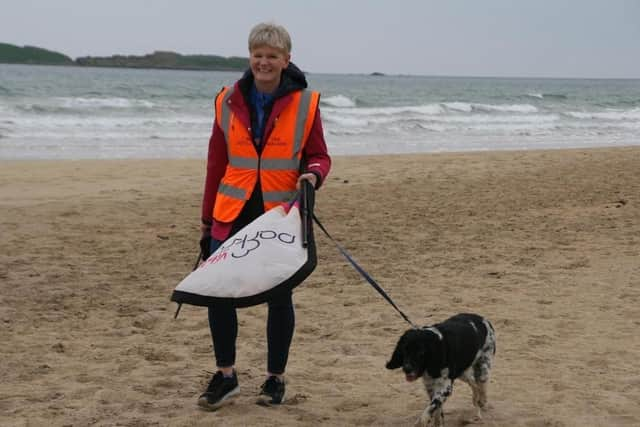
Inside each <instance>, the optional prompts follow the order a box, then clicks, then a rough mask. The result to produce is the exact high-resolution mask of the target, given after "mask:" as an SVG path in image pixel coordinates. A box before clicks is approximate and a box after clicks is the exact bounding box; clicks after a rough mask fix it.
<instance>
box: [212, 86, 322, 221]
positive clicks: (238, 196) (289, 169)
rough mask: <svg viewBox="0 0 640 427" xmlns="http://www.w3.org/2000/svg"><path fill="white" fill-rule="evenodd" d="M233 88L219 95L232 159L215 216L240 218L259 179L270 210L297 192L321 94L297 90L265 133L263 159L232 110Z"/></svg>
mask: <svg viewBox="0 0 640 427" xmlns="http://www.w3.org/2000/svg"><path fill="white" fill-rule="evenodd" d="M233 91H234V89H233V88H224V89H223V90H222V91H221V93H220V94H219V95H218V97H217V98H216V120H217V121H218V125H219V126H220V128H221V129H222V131H223V133H224V136H225V140H226V142H227V156H228V159H229V163H228V165H227V169H226V171H225V175H224V177H223V178H222V182H221V183H220V185H219V188H218V194H217V196H216V203H215V206H214V212H213V216H214V218H215V219H216V220H217V221H221V222H231V221H233V220H235V219H236V218H237V216H238V215H239V214H240V211H241V210H242V207H243V206H244V204H245V202H246V200H248V199H249V197H251V192H252V191H253V188H254V187H255V185H256V182H257V180H258V172H259V173H260V184H261V190H262V198H263V201H264V209H265V211H267V210H269V209H271V208H273V207H275V206H277V205H278V204H280V203H283V202H287V201H289V200H291V199H292V198H293V196H294V195H295V191H296V190H295V184H296V181H297V179H298V175H299V168H300V160H301V158H302V151H303V149H304V146H305V144H306V141H307V138H308V137H309V133H310V132H311V127H312V125H313V121H314V119H315V113H316V110H317V107H318V102H319V99H320V96H319V94H318V93H317V92H312V91H308V90H302V91H298V92H294V93H292V94H291V95H290V96H291V97H292V100H291V102H290V103H289V104H288V105H286V106H285V108H284V109H283V110H282V112H281V113H280V114H279V116H278V117H276V118H275V121H274V125H273V128H272V130H271V132H270V133H269V135H265V137H266V139H265V140H264V141H263V149H262V153H261V155H260V157H258V154H257V152H256V149H255V146H254V144H253V141H252V135H251V130H250V129H247V128H246V127H245V126H244V124H243V123H242V122H240V120H238V119H237V117H236V116H235V114H234V113H233V111H232V109H231V108H230V106H229V104H230V101H229V99H230V97H231V94H232V93H233Z"/></svg>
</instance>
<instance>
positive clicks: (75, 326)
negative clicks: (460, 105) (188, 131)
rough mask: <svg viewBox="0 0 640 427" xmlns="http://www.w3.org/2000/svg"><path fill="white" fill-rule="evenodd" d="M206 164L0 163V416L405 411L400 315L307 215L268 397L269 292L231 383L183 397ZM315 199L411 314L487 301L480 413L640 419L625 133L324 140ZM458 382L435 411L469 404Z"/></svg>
mask: <svg viewBox="0 0 640 427" xmlns="http://www.w3.org/2000/svg"><path fill="white" fill-rule="evenodd" d="M204 168H205V163H204V160H126V161H121V160H103V161H88V160H82V161H5V162H0V212H1V216H0V231H1V235H2V239H0V302H1V303H0V325H1V328H0V341H1V342H2V346H1V350H0V360H1V363H0V378H1V381H0V425H2V426H89V425H97V426H211V425H220V426H253V425H264V426H271V425H273V426H275V425H282V426H300V425H302V426H306V425H309V426H310V425H328V426H349V425H384V426H409V425H413V422H414V421H415V420H416V418H417V417H418V415H419V414H420V412H421V411H422V410H423V408H424V407H425V402H426V398H425V392H424V389H423V386H422V384H421V383H420V382H415V383H407V382H405V380H404V377H403V375H402V374H401V373H400V372H398V371H393V372H392V371H387V370H386V369H385V368H384V364H385V362H386V361H387V360H388V358H389V356H390V355H391V351H392V350H393V347H394V345H395V343H396V341H397V339H398V337H399V336H400V334H401V333H402V332H403V331H404V330H405V329H406V328H407V327H408V325H407V324H406V323H405V322H404V321H403V319H402V318H401V317H400V316H399V315H398V314H397V313H396V312H395V311H394V310H393V308H392V307H391V306H390V305H388V304H387V302H385V301H384V300H383V299H382V298H381V297H380V296H379V295H378V294H377V293H376V292H375V291H374V290H373V288H371V287H370V286H369V285H368V284H367V283H366V282H365V281H364V280H363V279H362V278H361V277H360V276H359V275H358V273H357V272H356V271H355V270H354V269H353V268H352V267H351V266H350V265H349V264H348V263H347V262H346V261H345V260H344V259H343V258H342V256H341V255H340V254H339V252H338V251H337V250H336V248H335V246H333V244H332V243H331V242H330V241H329V240H328V239H326V238H325V237H324V236H322V235H321V234H320V231H319V230H316V236H317V246H318V252H319V265H318V267H317V269H316V271H315V272H314V273H313V274H312V275H311V277H310V278H309V279H308V280H307V281H306V282H305V283H304V284H303V285H302V286H301V287H299V288H298V289H297V290H296V292H295V295H294V300H295V304H296V323H297V328H296V333H295V336H294V340H293V344H292V349H291V355H290V359H289V365H288V371H287V379H288V384H287V400H286V402H285V404H284V405H283V406H282V407H279V408H265V407H261V406H258V405H256V404H255V403H254V402H255V396H256V395H257V392H258V388H259V386H260V384H261V383H262V381H263V379H264V371H265V369H266V366H265V365H266V354H265V353H266V348H265V345H266V340H265V318H266V307H265V306H258V307H252V308H248V309H243V310H242V311H241V312H240V313H239V320H240V336H239V339H238V361H237V368H238V372H239V381H240V387H241V396H240V397H239V398H238V399H237V400H236V402H235V403H234V404H233V405H230V406H227V407H224V408H222V409H220V410H219V411H217V412H205V411H202V410H200V409H199V408H198V407H197V406H196V400H197V397H198V395H199V394H200V393H201V392H202V391H203V389H204V387H206V383H207V382H208V380H209V378H210V375H211V374H210V373H211V372H212V371H213V370H214V359H213V355H212V351H211V342H210V337H209V330H208V324H207V319H206V310H205V309H203V308H198V307H192V306H184V307H183V308H182V311H181V313H180V316H179V317H178V319H177V320H174V318H173V314H174V311H175V308H176V307H175V304H173V303H171V302H170V301H169V297H170V295H171V292H172V290H173V288H174V287H175V285H176V284H177V283H178V282H179V281H180V280H181V279H182V278H183V277H184V276H185V275H186V274H188V273H189V272H190V271H191V269H192V268H193V265H194V262H195V260H196V257H197V255H198V251H199V249H198V239H199V231H198V230H199V210H200V201H201V191H202V184H203V180H204ZM316 214H317V216H318V217H319V218H320V219H321V221H322V222H323V224H324V225H325V226H326V227H327V228H328V230H329V231H330V232H331V233H332V235H333V237H334V238H336V239H337V240H338V241H339V242H340V243H341V244H342V245H343V246H344V247H345V248H346V249H347V250H348V251H349V252H350V253H351V254H352V255H353V257H354V258H355V259H356V260H357V261H358V262H359V263H360V264H361V265H362V266H363V267H364V268H365V269H366V270H367V271H368V272H369V273H370V274H371V275H372V276H373V277H374V278H375V279H376V280H377V281H378V282H379V283H380V284H381V285H382V286H383V287H384V288H385V289H386V290H387V292H388V293H389V294H390V295H391V297H392V298H393V299H394V300H395V302H396V303H397V304H398V305H399V306H400V307H401V308H402V310H403V311H404V312H405V313H406V314H407V315H408V316H409V317H410V318H411V319H412V320H413V321H414V322H416V323H418V324H430V323H435V322H438V321H440V320H443V319H445V318H446V317H448V316H450V315H452V314H455V313H458V312H463V311H473V312H477V313H480V314H482V315H485V316H486V317H488V318H489V319H490V320H491V321H492V323H493V325H494V326H495V328H496V331H497V340H498V345H497V347H498V350H497V355H496V362H495V368H494V370H493V377H492V379H491V383H490V386H489V400H490V408H489V411H488V412H487V414H486V415H485V418H484V420H483V421H482V422H481V423H480V424H479V425H483V426H527V427H538V426H554V427H558V426H638V425H640V406H639V405H638V402H640V357H639V355H640V335H639V334H638V330H639V328H640V308H639V307H640V147H633V148H615V149H577V150H554V151H518V152H482V153H464V154H463V153H461V154H455V153H453V154H421V155H397V156H370V157H338V158H335V159H334V166H333V170H332V173H331V175H330V177H329V178H328V180H327V182H326V185H325V186H324V188H323V189H322V191H321V192H319V193H318V194H317V207H316ZM470 396H471V393H470V391H469V389H468V387H467V386H466V385H465V384H463V383H459V382H457V383H456V386H455V387H454V393H453V396H452V397H451V398H450V399H449V401H448V402H447V403H446V405H445V416H446V422H447V425H449V426H452V425H453V426H460V425H464V424H465V422H466V421H465V420H467V419H468V418H470V417H471V415H472V414H473V410H472V406H471V397H470Z"/></svg>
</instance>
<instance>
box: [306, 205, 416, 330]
mask: <svg viewBox="0 0 640 427" xmlns="http://www.w3.org/2000/svg"><path fill="white" fill-rule="evenodd" d="M312 215H313V221H314V222H315V223H316V224H318V227H320V230H322V232H323V233H324V234H325V235H326V236H327V237H328V238H329V240H331V241H332V242H333V243H334V244H335V245H336V247H337V248H338V250H339V251H340V253H341V254H342V256H344V257H345V258H346V259H347V261H349V263H350V264H351V265H352V266H353V268H355V269H356V271H357V272H358V273H360V275H361V276H362V277H364V278H365V280H366V281H367V282H368V283H369V284H370V285H371V286H372V287H373V288H374V289H375V290H376V291H378V293H379V294H380V295H382V297H383V298H384V299H385V300H387V302H388V303H389V304H391V305H392V306H393V308H395V309H396V311H397V312H398V313H400V316H402V318H403V319H404V320H406V321H407V323H408V324H410V325H411V327H412V328H414V329H420V328H419V327H418V326H416V325H415V323H413V322H412V321H411V320H409V317H407V315H406V314H404V313H403V312H402V310H400V309H399V308H398V306H397V305H396V304H395V303H394V302H393V300H392V299H391V297H390V296H389V295H387V293H386V292H385V291H384V289H382V287H381V286H380V285H379V284H378V283H377V282H376V281H375V280H374V279H373V277H371V276H370V275H369V273H367V272H366V271H365V270H364V269H363V268H362V267H360V266H359V265H358V263H357V262H355V260H354V259H353V258H352V257H351V255H349V253H348V252H347V251H346V250H345V249H344V248H343V247H342V246H340V244H339V243H338V242H336V240H335V239H334V238H333V237H331V235H330V234H329V232H328V231H327V229H326V228H324V226H323V225H322V223H321V222H320V220H319V219H318V217H317V216H316V215H315V214H314V213H312Z"/></svg>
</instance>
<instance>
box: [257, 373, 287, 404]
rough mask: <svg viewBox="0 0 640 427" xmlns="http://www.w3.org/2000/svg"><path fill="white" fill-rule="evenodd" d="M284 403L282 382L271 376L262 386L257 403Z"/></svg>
mask: <svg viewBox="0 0 640 427" xmlns="http://www.w3.org/2000/svg"><path fill="white" fill-rule="evenodd" d="M283 401H284V380H279V379H278V377H276V376H274V375H272V376H270V377H269V378H267V380H266V381H265V382H264V384H262V388H261V389H260V395H259V396H258V403H259V404H262V405H279V404H281V403H282V402H283Z"/></svg>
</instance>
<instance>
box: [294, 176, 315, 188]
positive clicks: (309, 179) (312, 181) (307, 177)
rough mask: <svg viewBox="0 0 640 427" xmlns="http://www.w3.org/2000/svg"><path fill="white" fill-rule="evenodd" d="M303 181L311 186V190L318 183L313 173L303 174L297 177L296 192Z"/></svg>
mask: <svg viewBox="0 0 640 427" xmlns="http://www.w3.org/2000/svg"><path fill="white" fill-rule="evenodd" d="M303 180H306V181H309V183H310V184H311V185H312V186H313V188H316V184H317V183H318V177H317V176H316V174H315V173H311V172H307V173H303V174H302V175H300V176H299V177H298V182H296V189H297V190H300V189H302V181H303Z"/></svg>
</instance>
